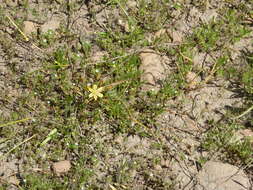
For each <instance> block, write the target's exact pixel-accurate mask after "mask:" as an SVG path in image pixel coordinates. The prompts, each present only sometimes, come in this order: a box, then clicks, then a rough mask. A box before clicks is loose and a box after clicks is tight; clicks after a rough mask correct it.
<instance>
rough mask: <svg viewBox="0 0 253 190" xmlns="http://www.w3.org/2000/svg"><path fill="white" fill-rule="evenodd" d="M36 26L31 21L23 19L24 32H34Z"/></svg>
mask: <svg viewBox="0 0 253 190" xmlns="http://www.w3.org/2000/svg"><path fill="white" fill-rule="evenodd" d="M36 32H37V28H36V26H35V24H34V23H33V22H30V21H24V33H25V34H27V35H30V34H32V33H36Z"/></svg>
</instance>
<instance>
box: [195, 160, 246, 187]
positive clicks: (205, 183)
mask: <svg viewBox="0 0 253 190" xmlns="http://www.w3.org/2000/svg"><path fill="white" fill-rule="evenodd" d="M197 179H198V184H197V186H196V190H214V189H218V190H245V189H249V187H250V182H249V179H248V178H247V176H246V174H245V173H244V172H243V171H242V170H240V169H239V168H238V167H236V166H233V165H230V164H224V163H221V162H213V161H208V162H207V163H206V164H205V165H204V167H203V168H202V170H201V171H200V172H199V173H198V175H197Z"/></svg>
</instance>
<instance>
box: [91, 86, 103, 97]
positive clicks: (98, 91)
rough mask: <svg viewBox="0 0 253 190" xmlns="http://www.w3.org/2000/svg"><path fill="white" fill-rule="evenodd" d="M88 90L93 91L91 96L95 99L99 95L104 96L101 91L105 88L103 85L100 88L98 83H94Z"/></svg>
mask: <svg viewBox="0 0 253 190" xmlns="http://www.w3.org/2000/svg"><path fill="white" fill-rule="evenodd" d="M88 90H89V91H90V92H91V93H90V95H89V97H90V98H92V97H94V99H95V100H97V98H98V97H100V98H102V97H103V94H102V93H101V92H102V91H103V90H104V88H103V87H100V88H98V87H97V85H95V84H94V85H93V86H92V88H90V87H89V86H88Z"/></svg>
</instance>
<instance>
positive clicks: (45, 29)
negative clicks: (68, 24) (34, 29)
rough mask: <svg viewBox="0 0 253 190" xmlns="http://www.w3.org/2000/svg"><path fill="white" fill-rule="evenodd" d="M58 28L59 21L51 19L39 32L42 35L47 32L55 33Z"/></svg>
mask: <svg viewBox="0 0 253 190" xmlns="http://www.w3.org/2000/svg"><path fill="white" fill-rule="evenodd" d="M59 27H60V21H59V20H58V19H52V20H49V21H47V22H46V23H44V24H43V25H42V26H41V28H40V30H41V32H42V33H45V32H48V30H52V31H55V30H56V29H58V28H59Z"/></svg>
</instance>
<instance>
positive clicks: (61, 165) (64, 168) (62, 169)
mask: <svg viewBox="0 0 253 190" xmlns="http://www.w3.org/2000/svg"><path fill="white" fill-rule="evenodd" d="M70 168H71V164H70V161H68V160H63V161H59V162H56V163H54V164H53V171H54V172H55V173H56V174H57V175H60V174H63V173H66V172H68V171H69V170H70Z"/></svg>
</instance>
